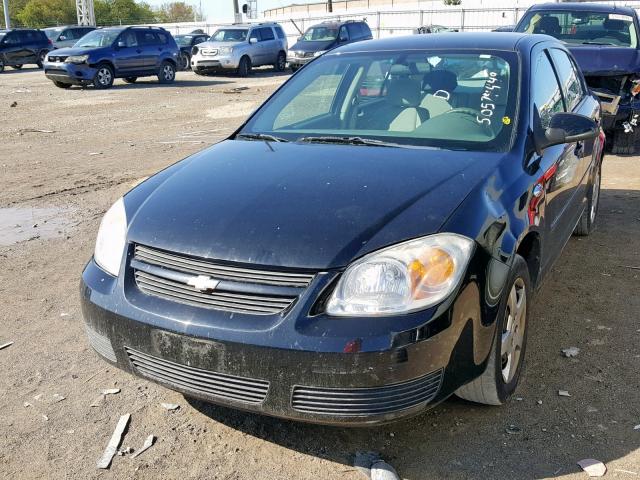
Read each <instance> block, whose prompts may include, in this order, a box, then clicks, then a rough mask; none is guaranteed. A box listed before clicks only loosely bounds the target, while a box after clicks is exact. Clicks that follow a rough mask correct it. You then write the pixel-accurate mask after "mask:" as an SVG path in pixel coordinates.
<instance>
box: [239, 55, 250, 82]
mask: <svg viewBox="0 0 640 480" xmlns="http://www.w3.org/2000/svg"><path fill="white" fill-rule="evenodd" d="M250 74H251V59H250V58H249V57H247V56H244V57H242V58H241V59H240V65H238V76H239V77H243V78H244V77H248V76H249V75H250Z"/></svg>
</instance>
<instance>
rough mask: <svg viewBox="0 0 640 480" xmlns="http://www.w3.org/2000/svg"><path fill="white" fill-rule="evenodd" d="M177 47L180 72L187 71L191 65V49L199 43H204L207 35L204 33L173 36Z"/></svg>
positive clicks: (207, 37)
mask: <svg viewBox="0 0 640 480" xmlns="http://www.w3.org/2000/svg"><path fill="white" fill-rule="evenodd" d="M173 38H174V39H175V40H176V43H177V44H178V47H179V48H180V65H179V66H180V70H189V67H190V65H191V49H192V48H193V47H194V46H196V45H198V44H199V43H202V42H206V41H207V40H208V39H209V35H207V34H206V33H189V34H185V35H174V36H173Z"/></svg>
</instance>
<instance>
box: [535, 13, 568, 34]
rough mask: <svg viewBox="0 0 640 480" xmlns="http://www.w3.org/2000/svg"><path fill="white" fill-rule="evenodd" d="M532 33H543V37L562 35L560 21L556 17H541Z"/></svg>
mask: <svg viewBox="0 0 640 480" xmlns="http://www.w3.org/2000/svg"><path fill="white" fill-rule="evenodd" d="M533 33H543V34H545V35H551V36H552V37H557V36H558V35H560V33H562V28H560V20H558V17H550V16H547V17H542V18H541V19H540V21H539V22H538V24H537V25H536V28H534V29H533Z"/></svg>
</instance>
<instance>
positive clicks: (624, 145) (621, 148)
mask: <svg viewBox="0 0 640 480" xmlns="http://www.w3.org/2000/svg"><path fill="white" fill-rule="evenodd" d="M636 140H637V139H636V134H635V133H624V132H623V131H620V130H616V131H615V132H613V139H612V142H611V153H613V154H614V155H632V154H634V153H635V152H636Z"/></svg>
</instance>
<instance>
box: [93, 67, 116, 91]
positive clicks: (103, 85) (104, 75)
mask: <svg viewBox="0 0 640 480" xmlns="http://www.w3.org/2000/svg"><path fill="white" fill-rule="evenodd" d="M96 70H97V71H96V74H95V76H94V77H93V86H94V87H96V88H99V89H101V90H102V89H107V88H111V86H112V85H113V80H114V77H113V68H112V67H111V65H109V64H107V63H101V64H100V65H98V67H97V69H96Z"/></svg>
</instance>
